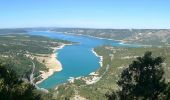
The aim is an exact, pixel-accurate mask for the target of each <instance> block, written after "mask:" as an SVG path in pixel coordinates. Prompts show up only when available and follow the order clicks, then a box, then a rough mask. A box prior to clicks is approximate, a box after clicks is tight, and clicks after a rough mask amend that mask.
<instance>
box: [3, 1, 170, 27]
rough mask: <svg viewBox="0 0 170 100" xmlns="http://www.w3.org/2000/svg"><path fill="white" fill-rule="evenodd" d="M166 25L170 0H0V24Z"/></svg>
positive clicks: (169, 17) (39, 25) (74, 25)
mask: <svg viewBox="0 0 170 100" xmlns="http://www.w3.org/2000/svg"><path fill="white" fill-rule="evenodd" d="M24 27H80V28H113V29H116V28H121V29H123V28H138V29H140V28H159V29H160V28H170V0H0V28H24Z"/></svg>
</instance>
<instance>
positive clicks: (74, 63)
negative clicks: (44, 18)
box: [28, 31, 136, 89]
mask: <svg viewBox="0 0 170 100" xmlns="http://www.w3.org/2000/svg"><path fill="white" fill-rule="evenodd" d="M28 34H30V35H39V36H45V37H49V38H53V39H61V40H68V41H72V42H78V43H79V44H74V45H68V46H65V47H64V48H63V49H60V50H58V51H57V53H56V54H57V59H58V60H59V61H60V62H61V64H62V68H63V70H62V71H60V72H56V73H54V74H53V75H52V76H50V77H49V78H47V79H46V80H44V81H43V82H42V83H40V84H38V86H39V87H42V88H46V89H49V88H55V87H56V86H57V85H59V84H62V83H65V82H67V81H68V79H69V78H70V77H80V76H87V75H89V74H90V73H91V72H94V71H97V70H98V69H99V67H100V64H99V60H100V58H99V57H96V56H95V55H94V54H93V53H92V51H91V50H92V49H93V48H95V47H97V46H101V45H108V44H109V45H112V46H123V47H136V45H130V44H121V43H120V42H118V41H113V40H107V39H98V38H93V37H89V36H81V35H73V34H63V33H59V32H43V31H33V32H29V33H28Z"/></svg>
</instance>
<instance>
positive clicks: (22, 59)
mask: <svg viewBox="0 0 170 100" xmlns="http://www.w3.org/2000/svg"><path fill="white" fill-rule="evenodd" d="M61 43H69V42H68V41H63V40H56V39H55V40H54V39H49V38H46V37H41V36H31V35H26V34H1V35H0V59H2V60H3V61H6V62H8V63H10V64H11V65H13V67H12V69H13V70H14V71H16V73H17V74H18V75H19V76H20V77H24V78H29V75H30V73H31V72H32V68H33V64H32V63H34V64H35V66H36V67H35V71H34V77H37V76H38V75H39V74H40V72H39V71H40V70H42V71H46V70H47V67H46V66H45V65H44V64H43V62H40V61H38V60H37V57H38V56H40V55H45V54H52V53H53V48H54V47H58V46H59V45H60V44H61ZM36 81H37V80H36Z"/></svg>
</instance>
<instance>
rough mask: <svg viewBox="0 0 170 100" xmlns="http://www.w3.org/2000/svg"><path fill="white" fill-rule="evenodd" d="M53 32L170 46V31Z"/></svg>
mask: <svg viewBox="0 0 170 100" xmlns="http://www.w3.org/2000/svg"><path fill="white" fill-rule="evenodd" d="M51 31H56V32H64V33H74V34H81V35H89V36H94V37H99V38H107V39H113V40H122V41H124V42H127V43H134V44H142V45H166V46H167V45H168V46H169V45H170V29H83V28H54V29H51Z"/></svg>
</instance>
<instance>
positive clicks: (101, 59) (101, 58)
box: [91, 48, 103, 67]
mask: <svg viewBox="0 0 170 100" xmlns="http://www.w3.org/2000/svg"><path fill="white" fill-rule="evenodd" d="M91 51H92V53H93V54H94V55H95V56H96V57H99V58H100V61H99V64H100V67H102V66H103V56H100V55H98V54H97V52H95V51H94V48H92V50H91Z"/></svg>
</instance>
